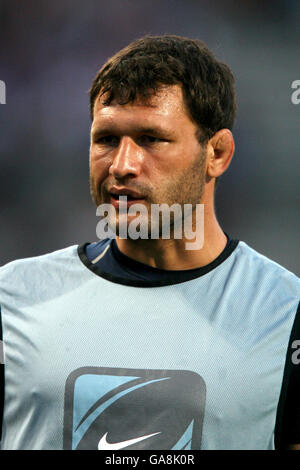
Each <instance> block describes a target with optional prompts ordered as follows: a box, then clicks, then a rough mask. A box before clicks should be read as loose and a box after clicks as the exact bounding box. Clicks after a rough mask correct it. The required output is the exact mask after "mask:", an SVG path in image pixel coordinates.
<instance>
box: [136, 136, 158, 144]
mask: <svg viewBox="0 0 300 470" xmlns="http://www.w3.org/2000/svg"><path fill="white" fill-rule="evenodd" d="M138 141H139V143H141V144H144V145H147V144H156V143H158V142H163V139H160V138H159V137H155V136H153V135H141V136H140V137H139V138H138Z"/></svg>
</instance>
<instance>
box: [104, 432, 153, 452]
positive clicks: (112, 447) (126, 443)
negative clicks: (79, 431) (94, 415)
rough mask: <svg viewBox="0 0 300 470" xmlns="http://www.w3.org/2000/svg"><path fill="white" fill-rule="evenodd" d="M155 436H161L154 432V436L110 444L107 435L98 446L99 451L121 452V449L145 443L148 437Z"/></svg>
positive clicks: (149, 435)
mask: <svg viewBox="0 0 300 470" xmlns="http://www.w3.org/2000/svg"><path fill="white" fill-rule="evenodd" d="M155 434H159V433H158V432H154V433H153V434H148V436H141V437H136V438H135V439H129V440H128V441H123V442H115V443H114V444H110V443H109V442H107V440H106V436H107V433H106V434H104V436H103V437H101V439H100V441H99V444H98V450H119V449H124V448H125V447H128V446H131V445H132V444H136V443H137V442H140V441H143V440H144V439H147V438H148V437H151V436H155Z"/></svg>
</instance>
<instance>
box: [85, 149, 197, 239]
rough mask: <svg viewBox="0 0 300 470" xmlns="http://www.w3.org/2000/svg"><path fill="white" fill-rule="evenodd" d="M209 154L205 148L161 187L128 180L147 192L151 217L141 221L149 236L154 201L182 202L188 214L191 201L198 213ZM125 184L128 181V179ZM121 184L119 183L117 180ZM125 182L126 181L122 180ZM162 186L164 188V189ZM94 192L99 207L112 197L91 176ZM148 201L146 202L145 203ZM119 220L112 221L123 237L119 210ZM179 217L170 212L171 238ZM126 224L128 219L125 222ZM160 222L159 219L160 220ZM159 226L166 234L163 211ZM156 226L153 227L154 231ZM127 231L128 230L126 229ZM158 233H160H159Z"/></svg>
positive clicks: (91, 185) (149, 236) (160, 233)
mask: <svg viewBox="0 0 300 470" xmlns="http://www.w3.org/2000/svg"><path fill="white" fill-rule="evenodd" d="M205 156H206V151H205V148H202V149H201V151H200V154H199V155H198V156H197V158H196V159H195V161H194V162H193V163H192V164H191V165H190V166H189V167H188V168H186V169H185V170H184V171H182V172H181V173H179V174H178V176H177V177H176V178H175V180H174V177H172V180H171V181H165V182H164V181H162V182H161V183H160V187H155V186H153V187H151V190H149V188H148V187H147V188H145V187H141V186H140V185H134V186H133V185H132V184H130V180H127V184H124V185H125V186H128V187H129V188H130V189H134V190H136V191H140V193H142V194H143V195H146V207H147V209H148V217H147V219H144V220H143V221H142V222H141V223H142V224H144V225H147V229H146V230H147V233H148V238H151V232H152V230H153V224H154V223H155V221H153V219H151V205H152V204H157V205H160V204H167V206H169V207H171V206H172V205H173V204H179V205H180V207H181V214H182V215H183V214H184V205H185V204H189V205H191V206H192V211H193V213H194V212H195V209H196V205H197V204H199V203H200V202H201V198H202V196H203V192H204V186H205ZM124 183H125V180H124ZM116 184H118V183H116ZM122 184H123V183H122ZM162 187H164V190H163V191H162ZM90 194H91V197H92V200H93V201H94V203H95V204H96V206H97V207H98V206H99V205H101V204H105V203H106V204H107V203H109V196H108V194H107V192H106V191H105V186H104V187H100V188H99V189H98V188H97V185H96V182H95V179H94V177H93V176H92V175H90ZM144 204H145V203H144ZM116 214H117V215H116V221H115V222H116V223H115V224H113V223H112V222H111V223H110V222H109V226H110V228H112V227H114V226H115V229H116V230H115V233H116V235H117V236H119V234H120V231H121V227H120V224H121V223H122V222H120V220H119V219H120V217H119V214H118V210H117V209H116ZM130 219H131V218H130V217H128V219H126V224H127V226H128V224H129V223H130ZM176 222H177V221H176V219H175V217H174V213H173V212H171V214H170V234H171V238H172V237H173V236H174V226H175V225H176ZM124 223H125V222H124ZM156 223H157V221H156ZM158 223H159V226H158V227H157V228H156V230H157V231H158V233H159V238H161V237H162V234H163V216H162V213H160V215H159V222H158ZM181 223H182V224H183V218H182V219H181ZM151 228H152V230H151ZM137 230H141V227H140V228H139V226H137ZM123 233H124V229H123ZM156 233H157V232H156Z"/></svg>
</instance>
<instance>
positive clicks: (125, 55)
mask: <svg viewBox="0 0 300 470" xmlns="http://www.w3.org/2000/svg"><path fill="white" fill-rule="evenodd" d="M164 85H180V86H181V88H182V92H183V99H184V102H185V105H186V108H187V110H188V112H189V115H190V117H191V119H192V120H193V121H194V122H195V123H196V124H197V125H198V126H199V133H198V139H199V142H200V143H205V142H207V141H208V140H209V139H210V138H211V137H212V136H213V135H214V134H215V133H216V132H217V131H218V130H220V129H223V128H227V129H230V130H231V129H232V127H233V124H234V119H235V115H236V97H235V89H234V77H233V74H232V72H231V70H230V68H229V67H228V65H226V64H224V63H222V62H219V61H218V60H217V59H216V57H215V56H214V54H213V53H212V52H211V51H210V50H209V49H208V48H207V46H206V45H205V44H204V43H203V42H201V41H199V40H197V39H189V38H186V37H181V36H177V35H163V36H145V37H142V38H141V39H138V40H136V41H134V42H132V43H130V44H129V45H128V46H126V47H125V48H124V49H122V50H120V51H119V52H117V53H116V54H115V55H114V56H113V57H111V58H110V59H109V60H108V61H107V62H106V63H105V64H104V65H103V67H102V68H101V69H100V70H99V72H98V73H97V75H96V77H95V78H94V80H93V83H92V86H91V88H90V90H89V94H90V113H91V118H92V120H93V110H94V104H95V100H96V99H97V97H98V96H99V95H100V96H103V95H104V94H106V95H105V104H107V105H109V104H110V103H111V101H112V100H117V102H118V103H119V104H126V103H129V102H133V101H134V100H135V99H136V98H137V97H142V98H148V97H149V96H151V94H152V93H155V92H156V91H157V90H158V89H159V88H160V87H162V86H164Z"/></svg>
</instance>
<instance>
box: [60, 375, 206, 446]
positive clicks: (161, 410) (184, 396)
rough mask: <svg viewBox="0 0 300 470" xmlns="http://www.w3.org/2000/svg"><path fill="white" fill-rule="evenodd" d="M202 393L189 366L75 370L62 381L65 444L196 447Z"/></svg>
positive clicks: (198, 440) (199, 383) (201, 388)
mask: <svg viewBox="0 0 300 470" xmlns="http://www.w3.org/2000/svg"><path fill="white" fill-rule="evenodd" d="M205 394H206V387H205V383H204V380H203V379H202V377H200V376H199V375H198V374H196V373H195V372H191V371H185V370H149V369H118V368H105V367H82V368H80V369H76V370H75V371H73V372H72V373H71V374H70V375H69V377H68V378H67V381H66V388H65V410H64V449H68V450H70V449H73V450H75V449H76V450H97V449H98V450H100V451H101V450H122V449H124V450H143V449H151V450H169V449H170V450H183V449H186V450H197V449H200V448H201V437H202V425H203V417H204V408H205Z"/></svg>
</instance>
